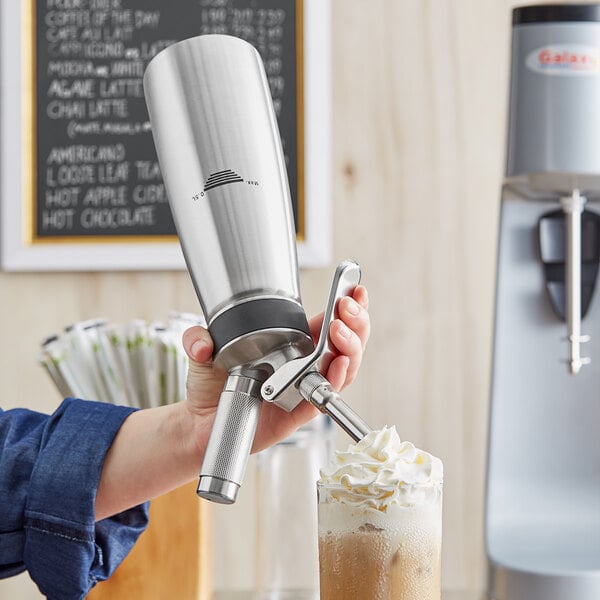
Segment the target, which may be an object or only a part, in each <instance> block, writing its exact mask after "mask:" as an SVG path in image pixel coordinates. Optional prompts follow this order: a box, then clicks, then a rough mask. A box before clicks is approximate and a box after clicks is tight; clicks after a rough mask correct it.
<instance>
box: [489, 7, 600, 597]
mask: <svg viewBox="0 0 600 600" xmlns="http://www.w3.org/2000/svg"><path fill="white" fill-rule="evenodd" d="M512 52H513V54H512V71H511V91H510V106H509V127H508V142H507V143H508V147H507V163H506V178H505V182H504V185H503V188H502V193H501V218H500V232H499V238H498V262H497V281H496V303H495V327H494V346H493V363H492V385H491V407H490V421H489V440H488V463H487V489H486V508H485V538H486V551H487V556H488V567H489V579H488V596H487V597H488V599H489V600H574V599H577V600H594V599H597V598H600V444H598V424H599V423H600V297H599V296H600V293H599V292H598V287H600V286H599V285H597V284H598V281H597V279H598V264H599V263H600V201H599V199H600V5H596V4H587V5H573V4H570V5H568V4H564V5H560V4H553V5H550V4H548V5H535V6H525V7H520V8H517V9H514V10H513V38H512ZM580 351H581V354H580Z"/></svg>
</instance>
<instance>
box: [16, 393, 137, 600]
mask: <svg viewBox="0 0 600 600" xmlns="http://www.w3.org/2000/svg"><path fill="white" fill-rule="evenodd" d="M133 410H134V409H131V408H127V407H121V406H113V405H110V404H105V403H100V402H91V401H88V400H75V399H72V398H69V399H66V400H65V401H64V402H63V403H62V405H61V406H60V407H59V409H58V410H57V411H56V412H55V413H54V414H53V415H52V416H51V417H50V418H49V421H48V423H47V424H46V427H45V430H44V433H43V435H42V439H41V444H40V450H39V456H38V460H37V461H36V463H35V466H34V468H33V471H32V473H31V480H30V487H29V493H28V499H27V503H26V506H25V515H24V526H25V531H26V535H25V545H24V562H25V565H26V566H27V569H28V570H29V573H30V575H31V577H32V579H33V580H34V581H35V582H36V584H37V585H38V587H39V588H40V590H41V591H42V592H43V593H44V594H45V595H46V596H47V597H48V598H49V599H50V600H53V599H56V600H59V599H60V600H67V599H71V598H73V599H79V598H84V597H85V596H86V595H87V593H88V591H89V590H90V589H91V587H93V585H94V584H95V583H97V582H98V581H101V580H104V579H107V578H108V577H109V576H110V575H111V574H112V573H113V571H114V570H115V569H116V568H117V566H118V565H119V564H120V563H121V561H122V560H123V559H124V558H125V556H126V555H127V554H128V552H129V551H130V550H131V548H132V547H133V545H134V544H135V542H136V540H137V538H138V537H139V535H140V534H141V533H142V532H143V531H144V529H145V527H146V525H147V524H148V504H143V505H140V506H138V507H135V508H132V509H130V510H128V511H125V512H123V513H121V514H118V515H115V516H113V517H110V518H107V519H104V520H102V521H99V522H97V523H95V522H94V503H95V498H96V492H97V489H98V482H99V480H100V474H101V472H102V466H103V463H104V459H105V456H106V452H107V451H108V449H109V448H110V446H111V444H112V442H113V440H114V438H115V435H116V434H117V432H118V430H119V428H120V427H121V425H122V423H123V421H124V420H125V419H126V418H127V416H129V414H131V412H132V411H133Z"/></svg>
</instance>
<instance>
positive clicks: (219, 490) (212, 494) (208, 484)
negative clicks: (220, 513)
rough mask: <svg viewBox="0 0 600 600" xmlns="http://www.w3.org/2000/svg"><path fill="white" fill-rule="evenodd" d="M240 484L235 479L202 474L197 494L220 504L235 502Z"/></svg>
mask: <svg viewBox="0 0 600 600" xmlns="http://www.w3.org/2000/svg"><path fill="white" fill-rule="evenodd" d="M239 489H240V486H239V485H238V484H237V483H234V482H233V481H227V480H226V479H219V478H218V477H210V476H208V475H201V476H200V481H198V488H197V489H196V494H198V496H200V498H204V499H205V500H210V501H211V502H217V503H219V504H233V503H234V502H235V500H236V498H237V493H238V490H239Z"/></svg>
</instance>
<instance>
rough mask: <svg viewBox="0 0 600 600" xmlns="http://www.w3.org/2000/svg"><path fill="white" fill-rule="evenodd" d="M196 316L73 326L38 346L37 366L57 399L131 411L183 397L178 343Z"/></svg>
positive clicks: (183, 365)
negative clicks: (164, 321)
mask: <svg viewBox="0 0 600 600" xmlns="http://www.w3.org/2000/svg"><path fill="white" fill-rule="evenodd" d="M204 324H205V323H204V319H203V318H202V317H201V316H199V315H193V314H189V313H175V312H173V313H171V314H170V315H169V320H168V324H167V325H166V326H164V325H162V324H161V323H159V322H152V323H150V324H148V323H146V322H145V321H143V320H141V319H135V320H132V321H130V322H128V323H123V324H114V323H108V322H107V321H106V320H105V319H92V320H88V321H82V322H79V323H74V324H73V325H70V326H68V327H67V328H65V331H64V332H63V334H62V335H53V336H51V337H49V338H47V339H46V340H45V341H44V342H43V344H42V349H41V352H40V354H39V355H38V362H39V363H40V364H41V365H42V366H43V367H44V368H45V370H46V372H47V373H48V375H49V376H50V377H51V379H52V381H53V382H54V384H55V386H56V387H57V389H58V390H59V392H60V393H61V394H62V395H63V396H76V397H80V398H86V399H89V400H100V401H103V402H111V403H113V404H124V405H129V406H133V407H136V408H148V407H155V406H160V405H164V404H170V403H173V402H179V401H180V400H183V399H184V398H185V394H186V386H185V384H186V377H187V370H188V357H187V355H186V353H185V351H184V349H183V344H182V341H181V338H182V335H183V332H184V331H185V330H186V329H188V328H189V327H191V326H193V325H204Z"/></svg>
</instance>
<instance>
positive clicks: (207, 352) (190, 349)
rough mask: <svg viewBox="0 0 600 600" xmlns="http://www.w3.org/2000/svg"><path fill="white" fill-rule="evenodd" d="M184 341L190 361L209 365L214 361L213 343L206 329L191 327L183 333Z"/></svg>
mask: <svg viewBox="0 0 600 600" xmlns="http://www.w3.org/2000/svg"><path fill="white" fill-rule="evenodd" d="M182 341H183V348H184V350H185V352H186V354H187V355H188V357H189V359H190V360H193V361H195V362H197V363H208V362H210V361H211V360H212V353H213V341H212V338H211V337H210V333H208V330H207V329H205V328H204V327H200V326H199V325H196V326H194V327H190V328H189V329H187V330H186V331H185V332H184V333H183V338H182Z"/></svg>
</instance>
